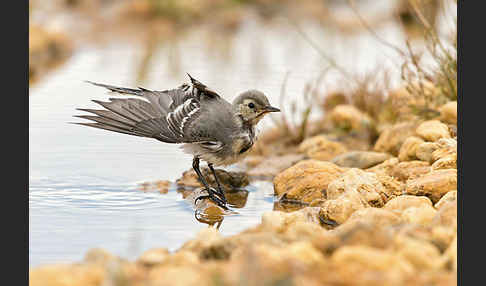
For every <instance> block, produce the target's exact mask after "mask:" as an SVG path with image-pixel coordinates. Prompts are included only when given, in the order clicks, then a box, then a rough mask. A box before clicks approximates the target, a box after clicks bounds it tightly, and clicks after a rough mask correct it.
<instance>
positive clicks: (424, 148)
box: [415, 142, 440, 163]
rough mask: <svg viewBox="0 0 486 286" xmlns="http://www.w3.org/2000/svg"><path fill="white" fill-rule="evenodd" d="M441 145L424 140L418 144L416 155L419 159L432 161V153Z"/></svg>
mask: <svg viewBox="0 0 486 286" xmlns="http://www.w3.org/2000/svg"><path fill="white" fill-rule="evenodd" d="M439 148H440V146H439V144H438V143H437V142H424V143H421V144H419V145H418V146H417V149H416V150H415V155H416V156H417V158H418V159H420V160H422V161H425V162H429V163H432V162H433V160H432V154H433V152H434V151H435V150H437V149H439Z"/></svg>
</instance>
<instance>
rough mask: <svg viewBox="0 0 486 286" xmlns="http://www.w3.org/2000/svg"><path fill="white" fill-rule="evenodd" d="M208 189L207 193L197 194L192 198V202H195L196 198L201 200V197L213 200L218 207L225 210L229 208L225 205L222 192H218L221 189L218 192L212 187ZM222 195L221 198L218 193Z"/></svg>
mask: <svg viewBox="0 0 486 286" xmlns="http://www.w3.org/2000/svg"><path fill="white" fill-rule="evenodd" d="M207 191H208V194H207V195H203V196H199V197H197V198H196V199H195V200H194V204H196V203H197V201H198V200H202V199H210V200H211V201H213V202H214V203H216V204H217V205H218V206H219V207H221V208H223V209H225V210H229V208H228V207H227V206H226V198H225V197H224V193H220V192H221V190H220V191H219V192H217V191H213V189H209V190H207ZM221 194H222V196H223V199H221V198H220V197H219V196H218V195H221Z"/></svg>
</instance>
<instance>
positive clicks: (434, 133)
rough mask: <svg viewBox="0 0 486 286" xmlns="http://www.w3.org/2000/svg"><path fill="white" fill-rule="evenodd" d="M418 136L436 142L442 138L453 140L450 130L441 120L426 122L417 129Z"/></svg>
mask: <svg viewBox="0 0 486 286" xmlns="http://www.w3.org/2000/svg"><path fill="white" fill-rule="evenodd" d="M416 132H417V135H419V136H420V137H422V138H423V139H424V140H426V141H430V142H435V141H437V140H439V139H441V138H451V134H450V132H449V128H448V127H447V125H445V124H444V123H442V122H440V121H439V120H429V121H425V122H423V123H422V124H420V125H419V126H418V127H417V130H416Z"/></svg>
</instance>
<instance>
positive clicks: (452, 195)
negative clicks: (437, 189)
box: [434, 191, 457, 209]
mask: <svg viewBox="0 0 486 286" xmlns="http://www.w3.org/2000/svg"><path fill="white" fill-rule="evenodd" d="M448 202H453V203H456V204H457V191H450V192H447V193H446V194H445V195H444V196H443V197H442V198H440V200H439V201H438V202H437V203H436V204H435V205H434V207H435V208H436V209H440V208H441V207H442V206H444V205H445V204H447V203H448Z"/></svg>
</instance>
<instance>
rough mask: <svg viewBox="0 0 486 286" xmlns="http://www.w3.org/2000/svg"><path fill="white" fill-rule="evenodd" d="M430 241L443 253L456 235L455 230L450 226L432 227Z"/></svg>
mask: <svg viewBox="0 0 486 286" xmlns="http://www.w3.org/2000/svg"><path fill="white" fill-rule="evenodd" d="M431 232H432V233H431V236H430V241H431V242H432V243H433V244H434V245H435V246H437V248H439V250H440V251H441V252H444V251H445V250H446V249H447V247H448V246H449V245H450V244H451V242H452V240H453V239H454V237H455V236H456V235H457V231H456V229H454V228H453V227H450V226H443V225H436V226H433V227H432V231H431Z"/></svg>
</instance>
